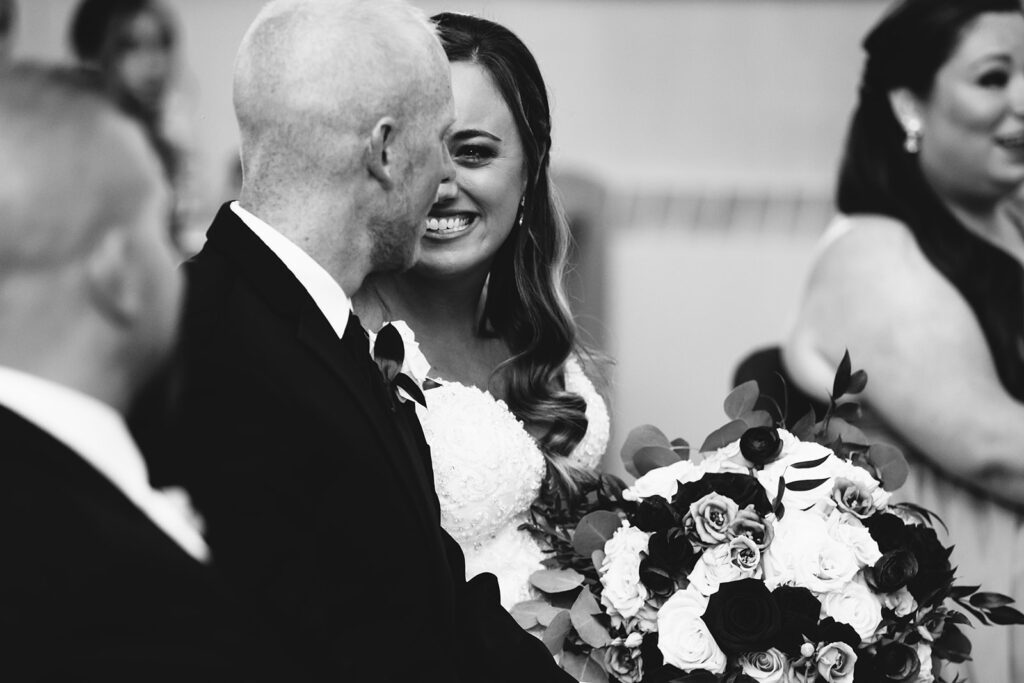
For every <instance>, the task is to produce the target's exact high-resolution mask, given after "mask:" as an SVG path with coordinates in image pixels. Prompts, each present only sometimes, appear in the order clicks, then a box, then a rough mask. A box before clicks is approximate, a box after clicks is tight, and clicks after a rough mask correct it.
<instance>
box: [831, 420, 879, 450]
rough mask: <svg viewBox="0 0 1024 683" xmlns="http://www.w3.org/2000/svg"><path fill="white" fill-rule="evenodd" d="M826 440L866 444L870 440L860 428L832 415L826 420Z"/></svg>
mask: <svg viewBox="0 0 1024 683" xmlns="http://www.w3.org/2000/svg"><path fill="white" fill-rule="evenodd" d="M825 439H826V441H830V442H831V441H835V440H837V439H838V440H840V441H842V442H843V443H856V444H866V443H869V442H870V440H869V439H868V437H867V436H866V435H865V434H864V432H862V431H861V430H859V429H857V428H856V427H854V426H853V425H852V424H850V423H849V422H847V421H846V420H844V419H843V418H841V417H833V418H832V419H831V420H829V421H828V429H827V430H825Z"/></svg>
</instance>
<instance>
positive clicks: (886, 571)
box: [867, 549, 918, 593]
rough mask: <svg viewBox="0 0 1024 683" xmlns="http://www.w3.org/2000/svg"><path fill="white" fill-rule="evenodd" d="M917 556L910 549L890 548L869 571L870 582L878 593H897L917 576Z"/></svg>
mask: <svg viewBox="0 0 1024 683" xmlns="http://www.w3.org/2000/svg"><path fill="white" fill-rule="evenodd" d="M917 567H918V564H917V558H916V557H914V554H913V553H911V552H910V551H909V550H902V549H901V550H890V551H889V552H887V553H885V554H884V555H882V556H881V557H880V558H878V561H877V562H875V566H874V567H872V568H871V571H870V572H868V574H867V576H868V583H869V584H870V585H871V587H872V588H873V589H874V590H875V592H878V593H895V592H896V591H898V590H899V589H900V588H903V587H904V586H906V585H907V582H908V581H910V580H911V579H913V578H914V577H915V576H917Z"/></svg>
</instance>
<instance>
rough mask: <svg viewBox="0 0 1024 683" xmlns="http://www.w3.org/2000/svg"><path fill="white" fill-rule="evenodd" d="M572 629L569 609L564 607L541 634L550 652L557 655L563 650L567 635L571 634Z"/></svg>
mask: <svg viewBox="0 0 1024 683" xmlns="http://www.w3.org/2000/svg"><path fill="white" fill-rule="evenodd" d="M571 630H572V620H571V619H570V618H569V610H567V609H564V610H562V611H561V612H559V613H558V614H557V615H555V617H554V618H553V619H552V620H551V623H549V624H548V627H547V628H546V629H544V634H543V635H542V636H541V640H543V641H544V645H545V646H546V647H547V648H548V652H550V653H551V654H552V655H557V654H558V653H559V652H561V651H562V648H563V647H564V645H565V637H566V636H567V635H569V631H571Z"/></svg>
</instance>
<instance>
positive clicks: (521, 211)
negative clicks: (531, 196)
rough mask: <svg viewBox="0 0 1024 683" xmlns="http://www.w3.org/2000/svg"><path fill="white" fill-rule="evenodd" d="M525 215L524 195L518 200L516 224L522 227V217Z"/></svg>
mask: <svg viewBox="0 0 1024 683" xmlns="http://www.w3.org/2000/svg"><path fill="white" fill-rule="evenodd" d="M525 217H526V195H525V194H524V195H523V198H522V199H520V200H519V218H518V219H517V220H516V225H518V226H519V227H520V228H521V227H523V219H524V218H525Z"/></svg>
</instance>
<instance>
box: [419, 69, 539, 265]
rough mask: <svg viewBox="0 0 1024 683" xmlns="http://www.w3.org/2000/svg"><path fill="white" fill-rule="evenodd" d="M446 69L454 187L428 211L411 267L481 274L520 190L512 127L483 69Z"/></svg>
mask: <svg viewBox="0 0 1024 683" xmlns="http://www.w3.org/2000/svg"><path fill="white" fill-rule="evenodd" d="M451 67H452V95H453V97H454V99H455V124H454V125H453V126H452V127H451V129H450V133H449V141H448V146H449V151H450V152H451V156H452V160H453V161H454V162H455V188H454V190H453V191H452V192H450V193H448V194H446V195H443V196H441V198H440V199H439V200H438V202H437V203H436V204H434V206H433V208H432V209H431V211H430V217H429V218H428V219H427V231H426V234H425V235H424V237H423V241H422V251H421V254H420V259H419V261H418V262H417V263H416V266H415V269H416V271H417V272H418V273H421V274H427V275H431V276H436V277H456V276H460V275H466V274H477V275H479V274H481V273H486V272H487V271H488V270H489V268H490V265H491V262H492V261H493V260H494V255H495V254H496V253H497V251H498V248H499V247H501V245H502V243H504V241H505V239H506V238H507V237H508V235H509V233H510V232H511V231H512V227H513V225H514V224H515V221H516V218H517V215H518V209H519V201H520V199H521V198H522V196H523V192H524V190H525V187H526V173H525V156H524V152H523V145H522V142H521V141H520V138H519V132H518V130H517V129H516V124H515V120H514V119H513V118H512V113H511V112H510V111H509V108H508V105H506V104H505V100H504V99H503V98H502V96H501V93H500V92H499V91H498V88H497V87H496V86H495V84H494V81H493V80H492V78H491V76H490V74H489V73H488V72H487V70H486V69H484V68H483V67H481V66H479V65H477V64H473V63H471V62H454V63H453V64H452V65H451Z"/></svg>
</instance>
